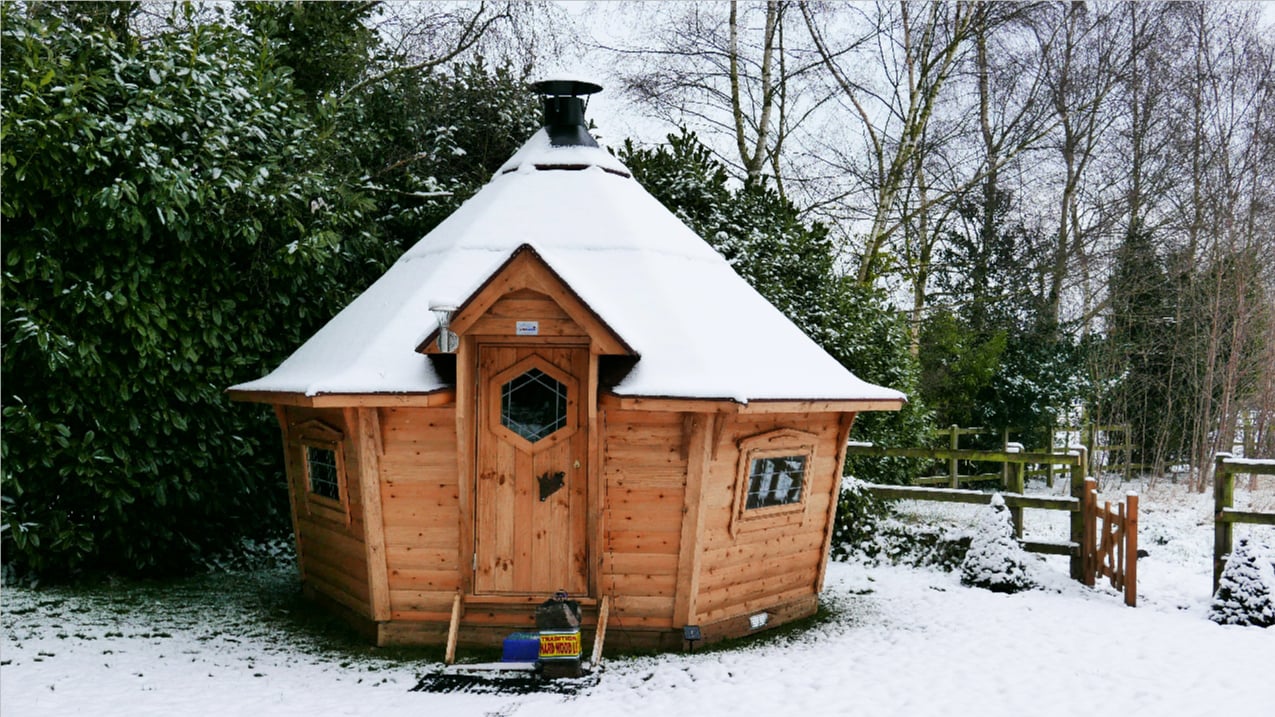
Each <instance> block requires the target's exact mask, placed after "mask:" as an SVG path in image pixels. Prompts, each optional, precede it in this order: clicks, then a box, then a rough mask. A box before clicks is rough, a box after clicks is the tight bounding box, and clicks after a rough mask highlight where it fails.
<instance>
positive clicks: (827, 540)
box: [815, 413, 858, 595]
mask: <svg viewBox="0 0 1275 717" xmlns="http://www.w3.org/2000/svg"><path fill="white" fill-rule="evenodd" d="M857 415H858V414H855V413H843V414H841V421H840V425H839V426H838V428H837V460H836V461H835V462H834V463H833V474H832V499H831V501H830V502H829V504H828V515H827V521H828V522H827V524H826V525H824V535H823V552H822V553H820V557H819V570H818V572H817V573H816V574H815V594H816V595H817V594H819V593H820V592H822V591H823V583H824V578H826V577H827V574H828V561H829V560H831V559H832V536H833V535H834V534H835V533H836V532H837V504H838V503H839V502H841V479H842V476H844V475H845V472H846V449H847V447H848V446H849V443H850V429H852V428H854V419H855V416H857Z"/></svg>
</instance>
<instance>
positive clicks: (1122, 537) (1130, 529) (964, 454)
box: [847, 443, 1138, 606]
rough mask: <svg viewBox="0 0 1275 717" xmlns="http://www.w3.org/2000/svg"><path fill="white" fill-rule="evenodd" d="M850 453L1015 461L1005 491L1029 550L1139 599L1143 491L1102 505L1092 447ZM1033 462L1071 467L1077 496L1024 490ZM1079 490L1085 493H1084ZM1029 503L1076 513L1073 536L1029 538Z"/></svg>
mask: <svg viewBox="0 0 1275 717" xmlns="http://www.w3.org/2000/svg"><path fill="white" fill-rule="evenodd" d="M847 452H848V453H849V454H850V455H859V456H877V457H885V456H891V457H904V458H930V459H934V460H970V461H992V462H1001V463H1003V464H1005V465H1006V466H1011V465H1012V466H1014V467H1015V469H1014V470H1011V471H1008V472H1009V474H1011V475H1012V476H1014V478H1013V479H1012V481H1010V482H1009V485H1006V486H1005V487H1006V488H1007V489H1008V488H1013V489H1015V490H1012V491H1010V492H1005V493H1002V494H1001V498H1003V499H1004V501H1005V505H1006V506H1007V507H1008V508H1009V510H1010V514H1011V515H1012V516H1013V520H1014V535H1015V537H1016V538H1018V541H1019V543H1020V544H1021V545H1022V546H1023V549H1024V550H1027V551H1028V552H1032V553H1044V554H1051V555H1067V556H1070V557H1071V565H1070V569H1071V577H1072V578H1073V579H1075V580H1079V581H1080V582H1082V583H1084V584H1085V585H1090V586H1092V585H1093V584H1094V583H1095V581H1096V580H1097V579H1098V578H1101V577H1107V578H1109V579H1110V580H1111V584H1112V586H1113V587H1115V588H1116V589H1117V590H1123V591H1124V597H1125V603H1126V604H1128V605H1130V606H1133V605H1135V604H1136V602H1137V575H1138V569H1137V560H1138V528H1137V526H1138V518H1137V515H1138V497H1137V495H1134V494H1130V495H1129V496H1128V498H1127V499H1126V502H1125V503H1122V504H1118V505H1117V507H1116V509H1115V510H1112V507H1111V502H1110V501H1108V502H1106V503H1105V504H1104V505H1103V506H1102V507H1099V506H1098V483H1097V481H1095V480H1094V479H1092V478H1087V477H1085V474H1086V467H1087V451H1085V450H1084V449H1083V448H1081V449H1079V450H1075V451H1070V452H1067V453H1027V452H1000V451H975V450H952V449H941V448H938V449H930V448H885V447H880V446H873V445H870V444H864V443H851V444H850V445H849V446H848V447H847ZM1029 463H1051V464H1053V465H1063V466H1067V467H1068V468H1069V471H1070V473H1071V476H1072V481H1071V493H1072V495H1071V496H1063V497H1057V496H1034V495H1024V494H1023V488H1022V481H1023V476H1024V475H1025V470H1024V467H1025V465H1026V464H1029ZM867 490H868V491H869V492H870V493H871V494H872V495H874V496H876V497H878V498H883V499H887V500H924V501H937V502H943V503H972V504H983V505H987V504H989V503H991V501H992V494H991V493H983V492H981V491H976V490H966V489H961V488H953V487H948V488H933V487H927V486H891V485H874V484H868V485H867ZM1074 496H1080V497H1079V498H1077V497H1074ZM1023 508H1034V509H1039V510H1062V511H1067V512H1068V513H1070V538H1071V539H1070V541H1068V542H1065V543H1057V542H1044V541H1028V540H1023Z"/></svg>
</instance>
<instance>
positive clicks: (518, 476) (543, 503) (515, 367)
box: [474, 344, 589, 596]
mask: <svg viewBox="0 0 1275 717" xmlns="http://www.w3.org/2000/svg"><path fill="white" fill-rule="evenodd" d="M588 369H589V352H588V349H587V348H586V347H581V346H565V347H564V346H535V347H533V346H527V345H499V344H497V345H490V344H488V345H480V347H479V350H478V397H477V401H478V411H477V424H478V425H476V426H475V435H476V436H477V438H478V441H477V468H478V470H477V481H476V487H475V490H476V496H475V498H476V500H475V510H474V521H475V525H474V551H475V552H474V557H475V560H474V592H475V594H479V595H484V594H485V595H528V594H531V595H545V596H548V595H550V594H552V593H553V592H554V591H556V590H566V591H568V592H569V593H571V594H573V595H584V594H585V593H586V591H587V589H588V574H587V571H588V564H589V562H588V550H587V540H586V532H585V531H586V518H587V513H588V511H587V509H586V505H587V502H586V501H587V499H588V479H587V476H588V466H587V465H586V461H587V460H588V420H587V405H586V401H585V400H584V392H585V391H586V390H587V388H588V380H587V379H588Z"/></svg>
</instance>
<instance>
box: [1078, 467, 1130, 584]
mask: <svg viewBox="0 0 1275 717" xmlns="http://www.w3.org/2000/svg"><path fill="white" fill-rule="evenodd" d="M1080 510H1081V513H1082V515H1083V516H1084V525H1085V530H1084V533H1085V534H1084V540H1082V541H1081V545H1080V551H1081V555H1080V558H1081V581H1082V582H1084V584H1085V585H1089V586H1092V585H1093V584H1094V583H1095V582H1096V581H1097V580H1098V579H1099V578H1104V577H1105V578H1108V579H1109V580H1110V581H1111V587H1113V588H1115V589H1116V590H1122V591H1124V602H1125V604H1126V605H1128V606H1130V607H1134V606H1136V605H1137V603H1138V494H1137V493H1130V494H1128V495H1127V496H1126V497H1125V502H1124V503H1117V504H1116V509H1115V510H1112V508H1111V501H1109V500H1108V501H1104V502H1103V504H1102V505H1101V506H1100V505H1098V481H1096V480H1094V479H1093V478H1086V479H1085V488H1084V492H1083V493H1082V497H1081V500H1080Z"/></svg>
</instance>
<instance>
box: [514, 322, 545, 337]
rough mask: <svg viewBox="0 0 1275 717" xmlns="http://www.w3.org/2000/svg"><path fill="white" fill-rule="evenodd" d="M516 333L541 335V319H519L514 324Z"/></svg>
mask: <svg viewBox="0 0 1275 717" xmlns="http://www.w3.org/2000/svg"><path fill="white" fill-rule="evenodd" d="M506 325H507V324H506ZM514 334H515V335H517V336H539V335H540V322H539V321H519V322H517V323H515V324H514Z"/></svg>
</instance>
